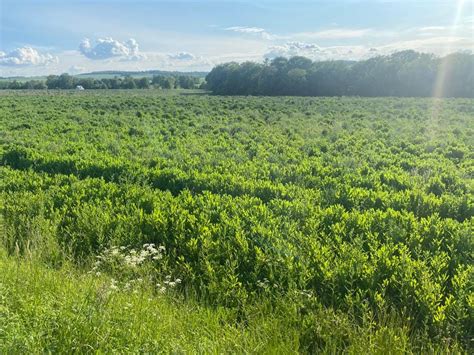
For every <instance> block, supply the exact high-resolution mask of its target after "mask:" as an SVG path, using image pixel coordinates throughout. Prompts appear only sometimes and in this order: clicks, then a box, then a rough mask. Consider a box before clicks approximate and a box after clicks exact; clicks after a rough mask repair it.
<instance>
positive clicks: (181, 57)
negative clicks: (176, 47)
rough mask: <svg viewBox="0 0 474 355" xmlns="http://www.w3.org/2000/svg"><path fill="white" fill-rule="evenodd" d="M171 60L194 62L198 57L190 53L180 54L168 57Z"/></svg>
mask: <svg viewBox="0 0 474 355" xmlns="http://www.w3.org/2000/svg"><path fill="white" fill-rule="evenodd" d="M168 57H169V58H170V59H174V60H193V59H196V56H195V55H194V54H191V53H188V52H180V53H177V54H170V55H168Z"/></svg>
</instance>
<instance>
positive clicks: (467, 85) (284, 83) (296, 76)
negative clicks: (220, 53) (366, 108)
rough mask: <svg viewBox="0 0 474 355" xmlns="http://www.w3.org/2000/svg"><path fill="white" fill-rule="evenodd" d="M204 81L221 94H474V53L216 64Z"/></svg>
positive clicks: (281, 58) (404, 95) (459, 95)
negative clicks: (348, 59) (352, 59)
mask: <svg viewBox="0 0 474 355" xmlns="http://www.w3.org/2000/svg"><path fill="white" fill-rule="evenodd" d="M206 82H207V84H206V88H207V89H208V90H211V91H212V92H213V93H215V94H220V95H270V96H272V95H289V96H292V95H298V96H368V97H371V96H402V97H407V96H408V97H430V96H433V95H437V96H444V97H474V54H471V53H454V54H450V55H447V56H445V57H443V58H440V57H437V56H435V55H433V54H426V53H418V52H415V51H412V50H406V51H402V52H397V53H394V54H391V55H387V56H377V57H373V58H370V59H367V60H362V61H342V60H331V61H311V60H310V59H308V58H305V57H301V56H296V57H292V58H289V59H287V58H284V57H277V58H275V59H273V60H267V61H265V62H264V63H254V62H245V63H242V64H239V63H236V62H231V63H225V64H221V65H218V66H216V67H215V68H214V69H212V71H211V72H210V73H209V74H208V75H207V76H206ZM436 88H438V89H436ZM440 89H442V90H440Z"/></svg>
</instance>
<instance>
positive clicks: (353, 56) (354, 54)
mask: <svg viewBox="0 0 474 355" xmlns="http://www.w3.org/2000/svg"><path fill="white" fill-rule="evenodd" d="M377 54H380V53H378V50H377V49H376V48H373V47H372V48H367V47H364V46H356V45H354V46H331V47H320V46H318V45H317V44H314V43H306V42H288V43H285V44H283V45H278V46H271V47H268V50H267V52H266V53H265V54H264V58H265V59H274V58H276V57H285V58H290V57H294V56H303V57H307V58H310V59H312V60H359V59H367V58H370V57H373V56H374V55H377Z"/></svg>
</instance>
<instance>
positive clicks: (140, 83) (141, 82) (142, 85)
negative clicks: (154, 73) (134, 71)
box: [136, 78, 150, 89]
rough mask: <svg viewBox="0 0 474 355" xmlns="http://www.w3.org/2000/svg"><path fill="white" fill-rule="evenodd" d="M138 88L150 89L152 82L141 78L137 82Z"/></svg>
mask: <svg viewBox="0 0 474 355" xmlns="http://www.w3.org/2000/svg"><path fill="white" fill-rule="evenodd" d="M136 86H137V88H138V89H149V88H150V80H149V79H148V78H141V79H138V80H137V82H136Z"/></svg>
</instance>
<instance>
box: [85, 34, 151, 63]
mask: <svg viewBox="0 0 474 355" xmlns="http://www.w3.org/2000/svg"><path fill="white" fill-rule="evenodd" d="M79 51H80V52H81V53H82V54H83V55H84V56H86V57H87V58H89V59H93V60H102V59H109V58H114V57H118V58H120V59H121V60H140V59H145V56H144V55H143V54H141V53H140V51H139V49H138V43H137V41H136V40H134V39H133V38H131V39H129V40H128V41H126V42H120V41H117V40H115V39H113V38H110V37H106V38H99V39H97V41H96V43H95V45H92V44H91V41H90V40H89V39H88V38H85V39H84V40H83V41H82V42H81V44H80V45H79Z"/></svg>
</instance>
